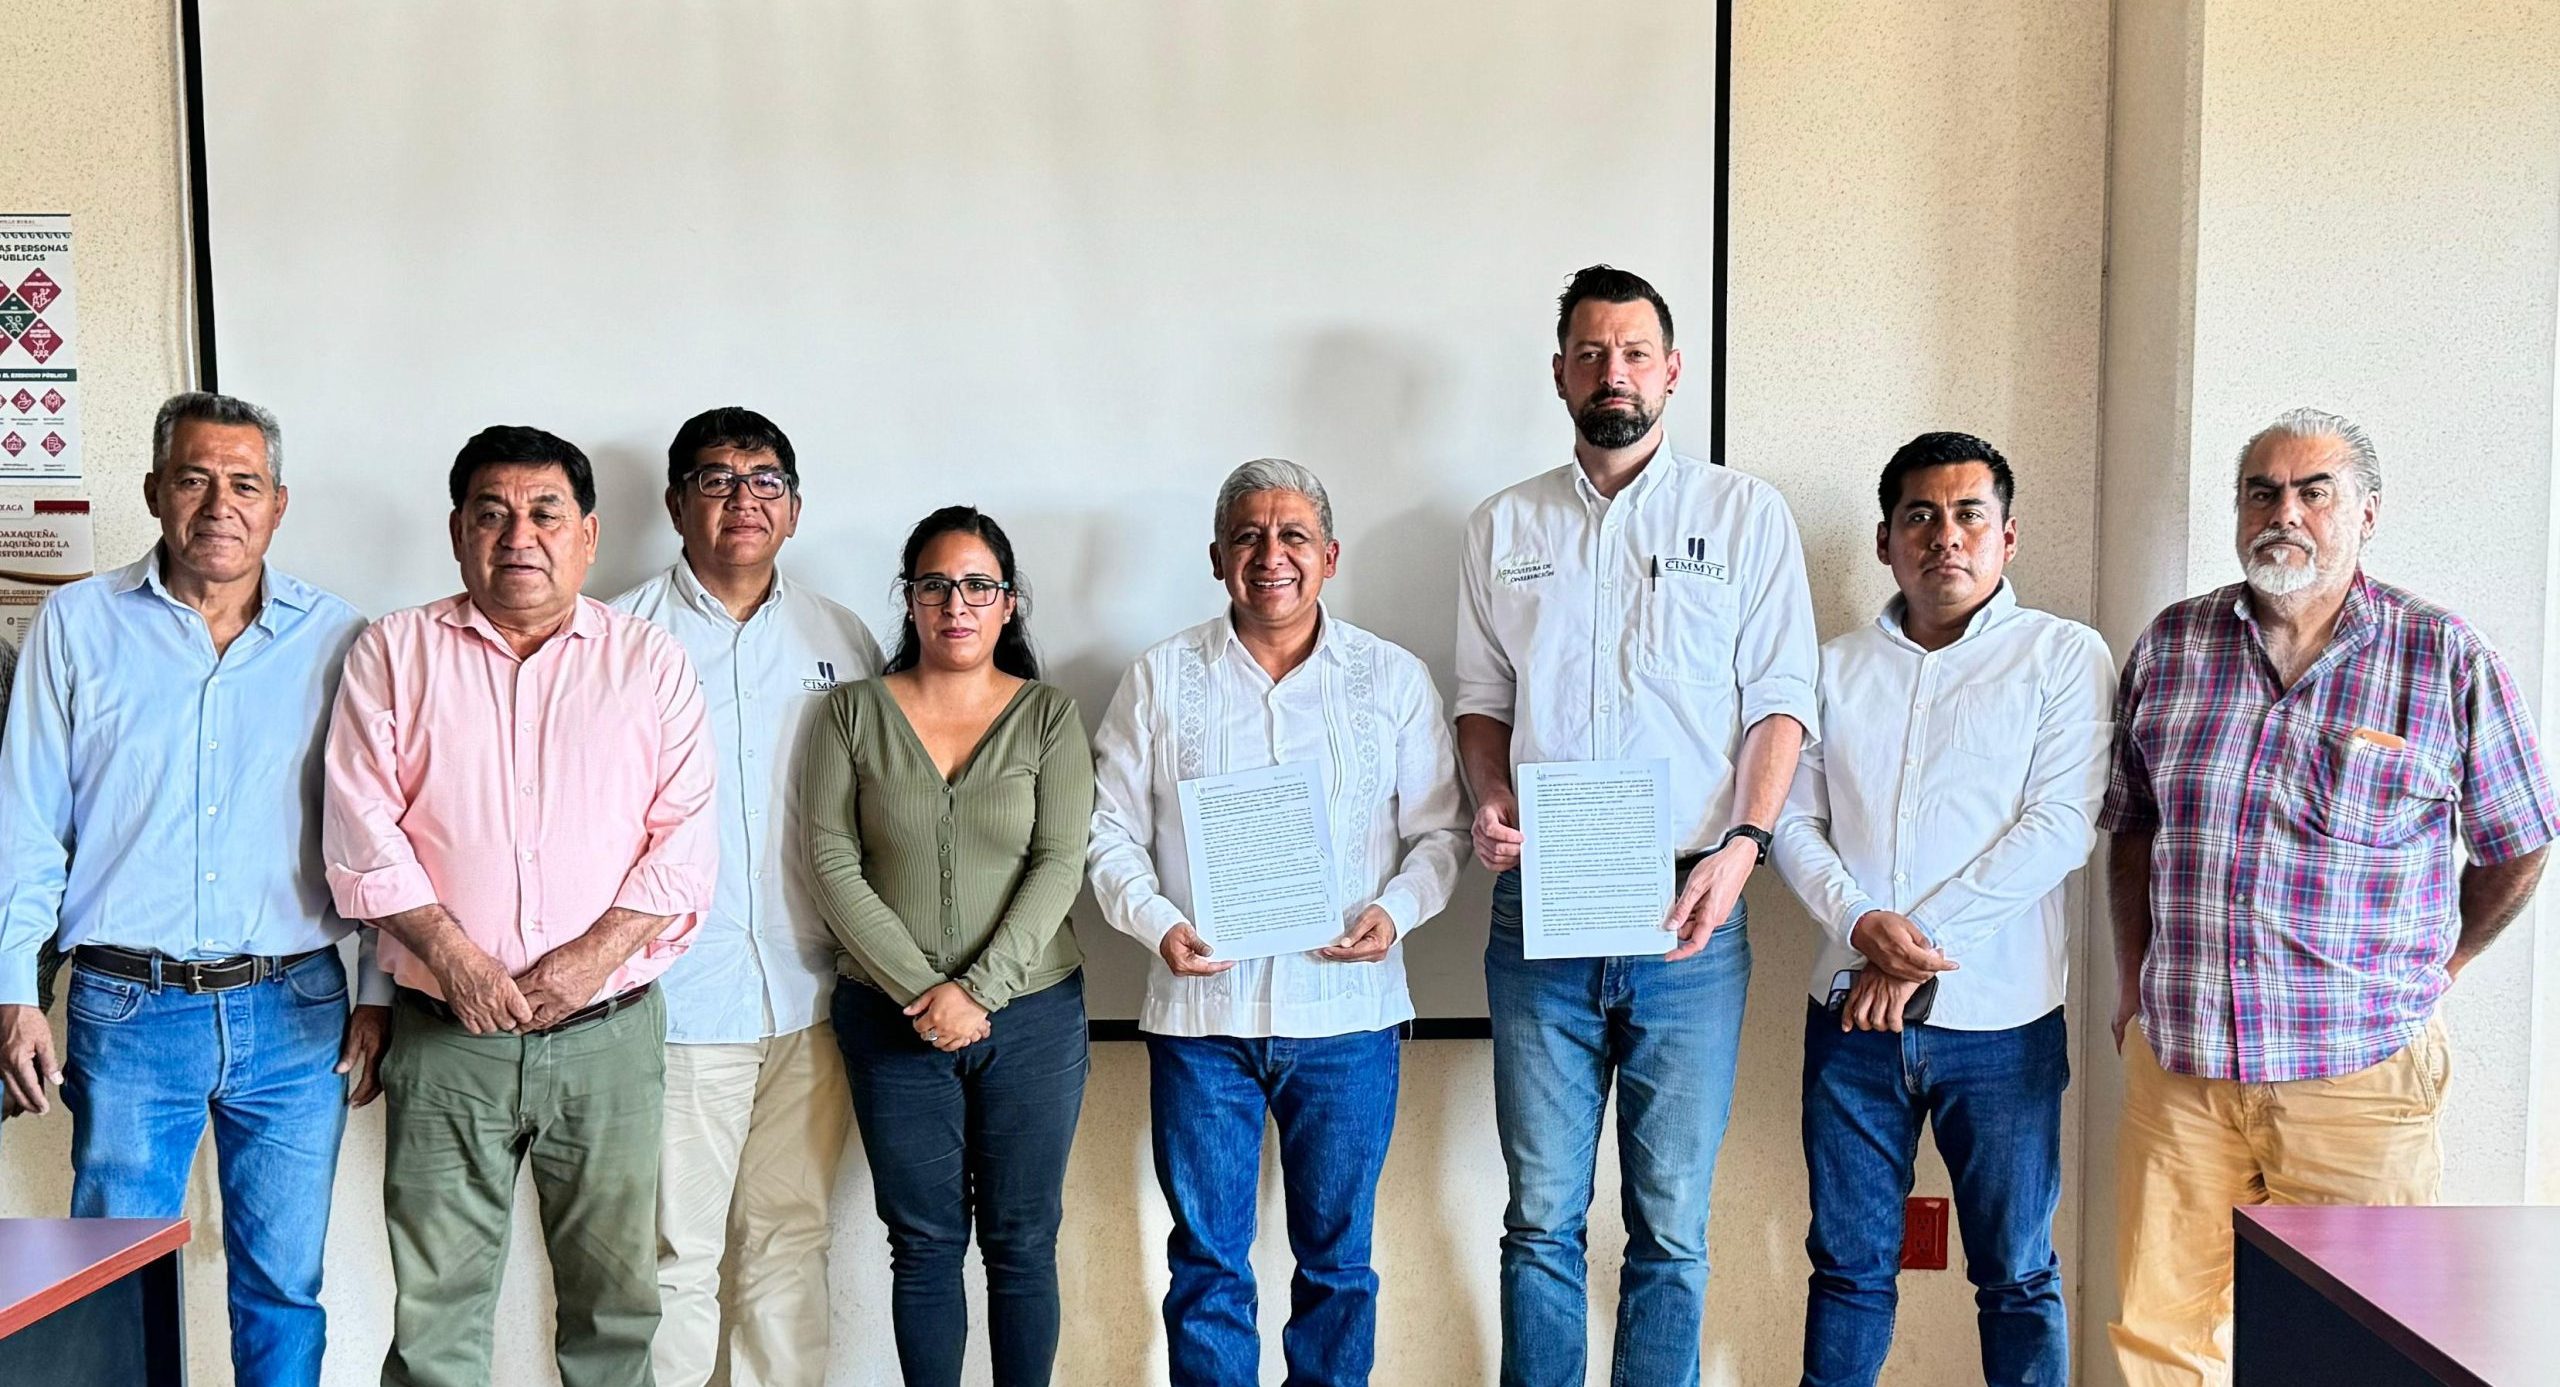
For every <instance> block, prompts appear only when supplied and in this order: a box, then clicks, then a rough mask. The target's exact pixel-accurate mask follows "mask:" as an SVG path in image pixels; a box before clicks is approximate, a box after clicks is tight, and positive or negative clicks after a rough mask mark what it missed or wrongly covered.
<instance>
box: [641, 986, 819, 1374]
mask: <svg viewBox="0 0 2560 1387" xmlns="http://www.w3.org/2000/svg"><path fill="white" fill-rule="evenodd" d="M851 1110H852V1101H851V1098H850V1096H849V1091H848V1090H847V1088H846V1087H845V1078H844V1057H843V1055H842V1054H841V1053H839V1052H838V1051H837V1049H836V1040H835V1035H834V1034H833V1033H832V1032H831V1031H830V1030H829V1029H828V1028H827V1027H826V1026H825V1025H824V1024H820V1025H816V1026H811V1027H809V1028H808V1029H806V1030H803V1031H797V1032H794V1033H792V1034H790V1035H780V1036H775V1037H773V1038H772V1039H770V1040H764V1041H758V1042H755V1043H753V1044H746V1045H670V1046H668V1047H667V1108H666V1137H665V1144H664V1146H663V1148H662V1150H661V1152H660V1155H659V1184H658V1300H659V1304H660V1306H661V1316H662V1318H661V1321H660V1323H659V1326H658V1337H657V1340H656V1342H655V1343H654V1344H653V1345H652V1346H651V1350H650V1356H651V1358H652V1360H653V1361H654V1362H655V1364H656V1367H657V1378H658V1383H657V1387H703V1384H705V1383H709V1382H714V1381H718V1382H724V1383H727V1384H729V1387H817V1385H818V1384H819V1383H820V1382H821V1381H823V1380H824V1379H825V1377H826V1375H827V1326H828V1321H829V1310H828V1304H827V1243H828V1241H829V1238H830V1230H829V1228H828V1223H827V1206H828V1202H829V1200H830V1199H831V1198H832V1197H833V1195H834V1193H835V1185H836V1168H837V1167H838V1166H839V1165H841V1164H842V1163H843V1160H844V1147H845V1139H846V1133H847V1132H848V1130H849V1129H850V1126H851V1122H852V1115H851ZM724 1262H725V1264H726V1271H727V1276H726V1280H727V1283H728V1295H727V1297H726V1301H727V1304H728V1306H729V1307H730V1313H729V1314H728V1315H727V1316H726V1317H725V1319H726V1326H725V1329H724V1326H723V1319H724V1316H723V1315H722V1313H721V1311H722V1301H723V1297H722V1295H721V1283H722V1280H723V1276H722V1272H723V1264H724ZM715 1374H717V1376H715Z"/></svg>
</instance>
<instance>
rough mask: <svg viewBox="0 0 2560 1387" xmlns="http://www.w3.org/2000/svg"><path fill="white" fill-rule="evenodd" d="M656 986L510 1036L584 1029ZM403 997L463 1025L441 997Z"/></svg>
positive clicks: (409, 990)
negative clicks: (573, 1027) (536, 1029)
mask: <svg viewBox="0 0 2560 1387" xmlns="http://www.w3.org/2000/svg"><path fill="white" fill-rule="evenodd" d="M654 986H656V984H655V983H645V982H644V983H642V984H640V985H639V986H638V987H635V988H633V989H631V990H630V991H628V992H617V993H615V994H613V995H612V996H610V997H607V998H605V999H604V1000H603V1001H601V1002H594V1003H590V1004H589V1005H586V1006H582V1007H580V1008H578V1009H577V1010H576V1011H573V1012H570V1013H569V1014H568V1015H566V1016H563V1017H561V1018H560V1019H559V1020H557V1021H554V1022H552V1023H551V1024H550V1025H548V1026H545V1027H543V1028H542V1029H541V1030H538V1031H514V1032H508V1034H514V1035H550V1034H551V1033H553V1032H555V1031H565V1030H567V1029H569V1028H570V1027H572V1026H583V1025H585V1024H587V1023H588V1022H590V1021H601V1020H603V1019H605V1018H606V1017H608V1016H611V1015H613V1014H614V1013H615V1012H617V1011H623V1010H626V1009H628V1008H630V1007H634V1006H637V1005H639V1004H640V1002H641V1001H642V1000H643V999H644V998H646V997H647V996H648V995H649V989H650V988H652V987H654ZM400 995H401V996H403V997H406V998H408V999H409V1000H410V1001H412V1002H415V1003H417V1004H418V1006H419V1008H420V1009H421V1010H423V1011H425V1012H426V1013H427V1014H428V1015H429V1016H432V1017H434V1018H436V1019H437V1020H439V1021H444V1022H449V1023H451V1024H453V1025H456V1026H459V1025H461V1024H462V1017H461V1016H460V1015H459V1014H458V1013H456V1012H455V1011H454V1009H453V1008H452V1007H450V1006H448V1005H446V1004H445V1002H444V1001H443V999H441V998H437V997H430V996H428V995H427V994H426V993H424V992H420V991H418V990H417V989H416V988H413V987H404V988H401V989H400Z"/></svg>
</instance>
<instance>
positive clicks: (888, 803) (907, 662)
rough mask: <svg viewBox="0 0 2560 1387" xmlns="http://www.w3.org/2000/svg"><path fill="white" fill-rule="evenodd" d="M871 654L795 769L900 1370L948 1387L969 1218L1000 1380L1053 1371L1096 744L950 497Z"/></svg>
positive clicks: (956, 1355)
mask: <svg viewBox="0 0 2560 1387" xmlns="http://www.w3.org/2000/svg"><path fill="white" fill-rule="evenodd" d="M900 587H901V589H902V591H903V595H904V597H905V599H906V621H905V626H904V629H903V630H902V631H901V632H900V634H899V637H898V649H897V653H896V654H895V655H893V656H892V657H891V658H890V660H889V665H888V672H887V673H886V674H884V675H883V676H881V677H880V678H877V679H869V680H865V681H863V682H861V683H859V684H848V685H846V686H844V687H842V688H839V689H837V690H836V691H835V693H834V694H833V695H832V696H831V697H830V698H829V700H828V704H827V710H826V715H825V716H824V717H823V718H821V719H820V720H819V725H818V728H817V731H816V734H815V735H814V736H812V737H811V738H810V741H809V751H808V760H807V762H806V765H805V767H804V770H803V773H804V774H805V775H806V777H807V781H806V784H805V786H804V790H805V799H806V802H807V805H808V815H809V854H810V864H811V866H812V868H813V869H814V871H815V874H816V877H817V885H818V896H819V900H820V902H821V904H822V905H823V906H824V908H825V911H826V914H827V923H828V925H829V926H830V927H831V928H832V929H833V930H834V931H835V935H836V939H837V942H838V943H840V944H842V945H843V948H844V953H843V957H842V958H841V959H840V960H839V967H840V970H841V971H842V972H843V974H844V977H843V979H842V980H841V981H839V982H838V983H837V984H836V994H835V1002H834V1008H833V1018H834V1021H835V1030H836V1043H837V1045H838V1046H839V1047H840V1048H841V1049H842V1050H843V1051H844V1059H845V1069H846V1073H847V1077H848V1078H849V1079H850V1081H851V1083H852V1085H853V1113H854V1121H855V1123H856V1125H857V1126H859V1127H860V1128H861V1130H862V1144H863V1150H864V1153H865V1155H866V1156H867V1157H868V1158H869V1160H870V1162H871V1178H872V1187H873V1191H874V1197H875V1202H876V1204H877V1206H878V1208H879V1211H880V1218H881V1221H882V1222H884V1223H886V1224H888V1225H889V1254H890V1257H889V1260H890V1267H891V1270H892V1272H893V1274H894V1280H893V1287H892V1290H891V1294H890V1312H891V1318H892V1321H893V1323H894V1325H895V1327H896V1332H897V1340H898V1363H899V1366H900V1368H901V1370H902V1371H903V1372H904V1374H905V1379H906V1383H907V1387H958V1384H959V1381H960V1357H961V1349H962V1346H963V1344H964V1343H965V1342H966V1340H967V1338H968V1332H969V1313H968V1301H967V1298H966V1291H965V1290H964V1288H963V1287H962V1285H961V1280H960V1267H961V1261H962V1259H963V1257H964V1256H965V1255H966V1254H967V1251H968V1242H969V1228H970V1224H971V1223H972V1221H973V1220H974V1222H975V1223H976V1225H977V1230H978V1249H979V1251H980V1253H981V1254H982V1255H983V1257H984V1260H985V1263H986V1271H987V1325H988V1330H989V1338H990V1339H991V1340H992V1341H993V1347H994V1353H993V1357H994V1367H995V1380H996V1383H997V1384H998V1387H1039V1385H1040V1384H1045V1383H1047V1382H1048V1381H1049V1372H1050V1364H1051V1361H1052V1360H1053V1359H1054V1358H1055V1357H1056V1355H1057V1347H1058V1270H1057V1242H1058V1223H1059V1220H1060V1217H1061V1215H1062V1213H1063V1207H1062V1194H1061V1191H1062V1188H1063V1186H1064V1185H1065V1183H1066V1174H1067V1149H1068V1147H1069V1145H1070V1144H1071V1143H1072V1142H1073V1140H1074V1138H1075V1129H1076V1117H1077V1114H1078V1112H1079V1111H1080V1110H1081V1109H1082V1108H1083V1105H1084V1081H1085V1018H1084V982H1083V977H1082V974H1081V973H1080V972H1079V971H1078V968H1079V965H1080V964H1081V963H1082V961H1083V957H1082V955H1081V954H1080V953H1079V952H1078V951H1077V948H1076V940H1075V935H1074V933H1073V932H1072V931H1070V930H1069V929H1068V928H1067V907H1068V906H1069V905H1070V904H1072V903H1073V902H1074V900H1075V897H1076V888H1077V886H1078V884H1079V883H1080V882H1081V881H1082V880H1083V873H1084V850H1085V833H1086V830H1087V827H1088V826H1089V824H1090V823H1091V821H1092V818H1093V755H1092V752H1091V751H1090V750H1089V749H1088V748H1087V746H1086V743H1085V733H1084V720H1083V719H1082V718H1081V717H1080V716H1078V714H1077V712H1076V705H1075V700H1074V699H1072V698H1069V697H1068V696H1067V695H1066V694H1065V693H1064V692H1063V691H1061V690H1060V689H1058V688H1057V687H1056V686H1055V685H1052V684H1043V683H1041V682H1039V677H1038V674H1039V672H1038V668H1037V666H1036V664H1035V663H1034V661H1033V658H1032V654H1031V643H1030V640H1029V638H1028V637H1027V636H1025V634H1024V633H1023V606H1022V601H1021V598H1022V593H1021V590H1020V588H1019V587H1018V586H1017V580H1016V578H1015V576H1014V566H1013V546H1012V545H1011V544H1010V543H1008V542H1007V541H1006V539H1005V535H1004V531H1003V530H1002V529H1001V528H1000V527H998V526H997V524H996V523H995V521H994V520H992V519H990V518H988V517H987V516H985V515H982V514H980V513H979V512H977V511H975V510H972V509H970V508H968V507H965V506H951V507H947V508H945V509H942V510H938V511H935V512H934V513H933V514H931V515H929V516H926V517H925V519H924V521H923V523H921V524H919V525H917V526H916V528H915V531H914V533H912V534H911V535H909V536H908V538H907V547H906V553H905V557H904V562H903V563H902V565H901V568H900Z"/></svg>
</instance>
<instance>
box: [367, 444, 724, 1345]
mask: <svg viewBox="0 0 2560 1387" xmlns="http://www.w3.org/2000/svg"><path fill="white" fill-rule="evenodd" d="M451 489H452V493H453V507H454V509H453V516H452V521H451V525H452V531H453V548H454V556H455V558H457V559H458V560H459V561H460V563H461V566H462V581H463V587H464V589H465V591H464V592H463V593H462V594H461V595H460V596H456V597H449V598H446V599H444V600H443V601H440V602H432V603H429V604H428V605H426V606H423V607H413V608H411V609H409V610H407V611H403V612H396V613H394V614H392V615H390V616H388V617H385V618H383V619H382V620H381V621H378V622H376V623H374V625H373V626H372V627H371V628H370V629H368V630H367V631H366V632H365V633H364V635H363V636H362V637H360V638H358V640H357V642H356V645H355V648H354V650H353V651H352V652H351V653H349V655H348V656H347V665H346V674H345V677H344V679H343V680H342V681H341V683H340V685H339V691H338V702H337V708H336V712H335V715H334V717H333V719H332V721H331V724H330V728H329V745H328V801H327V809H326V815H325V819H324V825H323V831H322V849H323V852H324V854H325V855H326V857H327V860H328V873H329V887H330V890H331V892H332V893H333V894H334V895H335V896H336V898H337V906H338V910H339V913H340V914H342V915H344V916H345V917H346V918H348V919H350V920H363V921H365V922H367V923H369V924H372V925H374V926H376V927H378V928H379V929H381V931H382V933H383V940H382V961H383V963H384V964H385V965H386V966H387V967H389V968H390V969H391V972H392V975H393V977H394V978H395V979H396V980H397V981H398V982H399V984H400V996H399V1002H398V1005H397V1007H396V1008H395V1011H394V1020H393V1031H392V1041H391V1049H390V1053H389V1054H388V1055H387V1056H386V1057H385V1059H384V1061H383V1066H382V1085H383V1091H384V1094H385V1096H386V1098H387V1100H388V1103H387V1106H388V1124H389V1125H388V1131H387V1136H388V1142H387V1149H386V1151H385V1155H384V1170H383V1212H384V1216H385V1220H386V1222H387V1223H388V1224H389V1228H390V1235H391V1265H392V1272H393V1275H394V1278H395V1280H396V1282H397V1284H398V1295H397V1304H396V1308H395V1311H394V1317H393V1323H392V1340H391V1353H390V1357H389V1360H388V1361H387V1362H386V1363H385V1364H384V1367H383V1381H384V1383H386V1384H416V1385H417V1387H442V1384H454V1385H455V1387H460V1385H461V1384H465V1383H485V1382H487V1381H489V1380H490V1364H489V1351H490V1312H491V1309H492V1307H493V1306H494V1304H495V1302H496V1299H497V1294H498V1277H499V1269H500V1267H501V1266H502V1264H503V1263H504V1261H505V1246H506V1236H507V1215H508V1210H509V1206H510V1205H511V1204H512V1203H513V1200H514V1195H515V1183H516V1171H517V1168H518V1166H519V1165H521V1164H522V1163H523V1161H524V1158H525V1157H526V1156H527V1155H530V1156H531V1157H532V1158H533V1160H532V1165H533V1172H534V1185H535V1191H536V1193H537V1194H538V1195H539V1197H540V1200H541V1206H542V1222H543V1231H544V1234H545V1241H546V1243H547V1244H548V1245H549V1249H550V1253H551V1262H552V1270H553V1275H554V1279H555V1281H556V1283H557V1286H558V1291H559V1302H560V1312H559V1313H560V1330H561V1332H560V1337H559V1339H558V1357H559V1366H560V1374H561V1380H562V1382H563V1383H564V1384H565V1387H605V1384H624V1383H634V1382H644V1381H646V1380H648V1372H649V1339H650V1335H651V1334H652V1332H653V1331H654V1330H655V1329H656V1327H657V1322H658V1288H657V1240H656V1236H655V1225H656V1219H655V1216H654V1213H655V1201H656V1196H657V1183H658V1149H659V1124H660V1105H661V1099H662V1097H663V1093H664V1072H665V1071H664V1061H665V1045H664V1039H665V1029H666V1023H665V1012H664V1009H663V1007H662V1005H661V1003H660V1001H659V998H658V997H657V995H656V993H655V992H654V990H653V989H652V987H651V983H652V981H653V980H654V979H655V978H656V977H657V976H658V975H659V974H660V973H662V972H664V971H665V970H666V968H667V966H668V965H669V964H671V963H673V962H674V961H675V958H676V956H677V955H678V954H679V953H681V952H682V951H683V949H684V945H685V939H686V937H687V936H688V935H690V934H691V933H692V931H693V928H694V924H695V921H696V919H697V918H698V917H699V916H700V914H701V913H702V912H703V911H705V910H708V909H709V908H710V906H711V898H712V889H713V885H714V883H715V881H716V879H717V876H718V866H719V864H718V853H719V848H718V836H717V829H716V826H715V824H714V821H713V818H712V775H713V748H712V744H711V739H710V737H709V735H708V732H707V730H706V726H705V720H704V712H703V700H702V693H701V690H700V687H699V685H698V684H697V682H696V680H695V677H694V672H693V667H692V664H691V663H690V662H689V661H688V660H687V659H686V658H685V653H684V650H683V648H682V647H681V646H679V645H677V644H676V642H675V640H674V638H673V637H670V636H668V635H667V634H665V633H664V632H662V631H660V630H659V629H658V628H656V627H655V626H652V625H650V624H649V623H647V622H645V621H642V620H640V619H638V618H636V617H631V616H626V615H624V614H622V613H620V612H616V611H614V610H612V609H611V608H608V607H606V606H605V605H604V604H603V603H601V602H595V601H591V600H589V599H587V598H584V597H581V596H580V595H579V592H578V589H579V586H580V584H582V583H583V582H584V581H585V579H586V575H587V567H588V565H589V563H590V562H592V561H593V559H594V558H595V548H596V537H597V524H596V517H595V479H594V474H593V472H592V470H591V469H590V468H589V466H588V464H587V459H586V457H585V455H584V454H582V453H580V452H579V451H578V449H577V448H576V447H575V446H573V445H571V444H570V443H568V442H567V441H565V440H563V439H560V438H557V437H554V436H553V435H551V434H548V433H544V432H542V431H541V430H539V429H528V428H517V427H498V428H491V429H485V430H483V431H481V432H480V433H479V434H477V435H475V436H474V437H473V438H472V439H471V441H470V442H469V443H467V444H465V445H463V448H462V452H461V454H460V455H459V456H457V457H456V458H455V459H454V465H453V472H452V476H451Z"/></svg>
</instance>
